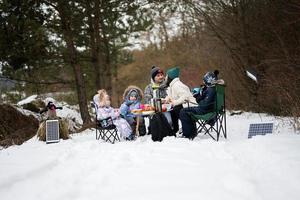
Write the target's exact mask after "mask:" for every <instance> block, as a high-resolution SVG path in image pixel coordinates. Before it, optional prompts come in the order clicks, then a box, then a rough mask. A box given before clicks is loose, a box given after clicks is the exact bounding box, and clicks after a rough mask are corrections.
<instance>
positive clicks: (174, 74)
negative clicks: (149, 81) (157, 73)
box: [167, 67, 180, 79]
mask: <svg viewBox="0 0 300 200" xmlns="http://www.w3.org/2000/svg"><path fill="white" fill-rule="evenodd" d="M179 72H180V70H179V67H173V68H171V69H169V70H168V71H167V75H168V77H169V78H170V79H174V78H178V77H179Z"/></svg>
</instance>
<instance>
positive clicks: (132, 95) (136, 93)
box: [129, 90, 138, 98]
mask: <svg viewBox="0 0 300 200" xmlns="http://www.w3.org/2000/svg"><path fill="white" fill-rule="evenodd" d="M129 97H135V98H138V92H137V91H136V90H131V91H130V92H129Z"/></svg>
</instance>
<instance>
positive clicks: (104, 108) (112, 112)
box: [94, 89, 134, 140]
mask: <svg viewBox="0 0 300 200" xmlns="http://www.w3.org/2000/svg"><path fill="white" fill-rule="evenodd" d="M94 102H95V103H96V104H97V106H98V108H97V109H96V110H97V119H98V120H101V119H105V118H108V117H111V118H112V119H113V123H114V124H115V125H116V127H117V129H118V132H119V133H120V136H121V137H122V138H123V139H126V140H132V139H134V135H133V134H132V130H131V128H130V125H129V124H128V123H127V121H126V120H125V119H123V118H121V117H120V113H119V110H118V109H114V108H113V107H111V106H110V98H109V95H108V94H107V92H106V90H104V89H101V90H99V91H98V94H96V95H95V96H94Z"/></svg>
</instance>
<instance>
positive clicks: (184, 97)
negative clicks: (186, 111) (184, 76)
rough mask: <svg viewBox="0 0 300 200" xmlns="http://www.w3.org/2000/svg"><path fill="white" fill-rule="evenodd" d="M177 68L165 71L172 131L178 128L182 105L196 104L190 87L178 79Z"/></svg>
mask: <svg viewBox="0 0 300 200" xmlns="http://www.w3.org/2000/svg"><path fill="white" fill-rule="evenodd" d="M179 72H180V70H179V68H178V67H173V68H171V69H169V70H168V71H167V86H168V89H167V97H166V99H165V101H166V103H170V104H171V105H172V107H173V109H172V111H171V117H172V124H173V131H174V133H176V132H177V131H178V130H179V125H178V120H179V112H180V110H181V109H182V108H183V107H187V106H188V103H189V104H190V106H193V105H197V102H196V99H195V98H194V97H193V95H192V93H191V92H190V88H189V87H188V86H187V85H185V84H184V83H182V82H181V81H180V79H179Z"/></svg>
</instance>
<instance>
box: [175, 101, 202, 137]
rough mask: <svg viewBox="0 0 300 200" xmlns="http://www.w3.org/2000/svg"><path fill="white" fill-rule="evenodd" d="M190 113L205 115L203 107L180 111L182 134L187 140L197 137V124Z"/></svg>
mask: <svg viewBox="0 0 300 200" xmlns="http://www.w3.org/2000/svg"><path fill="white" fill-rule="evenodd" d="M188 113H194V114H205V113H206V112H205V111H204V110H203V109H202V108H201V107H190V108H183V109H182V110H181V111H180V114H179V118H180V121H181V124H182V134H183V136H184V137H187V138H194V137H195V136H196V135H197V128H196V123H195V122H194V121H193V120H192V119H191V116H190V115H189V114H188Z"/></svg>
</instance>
